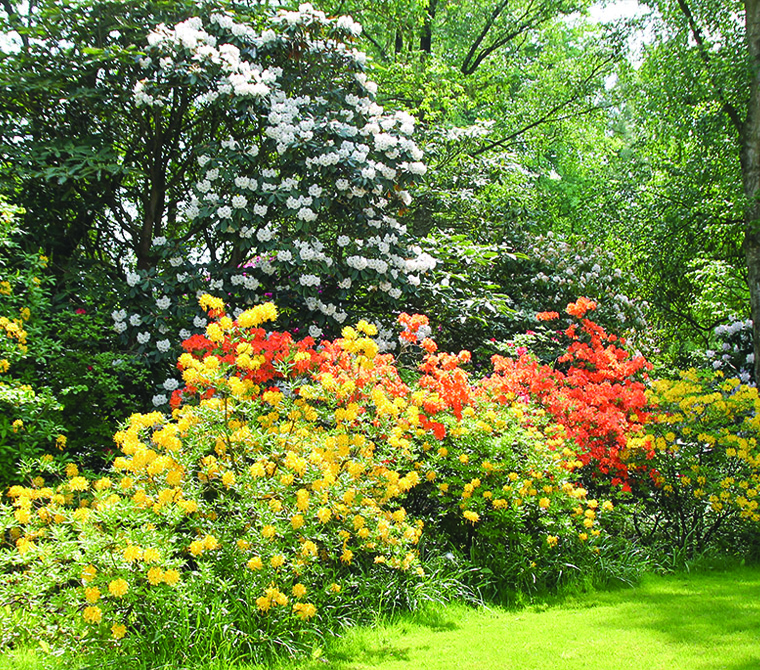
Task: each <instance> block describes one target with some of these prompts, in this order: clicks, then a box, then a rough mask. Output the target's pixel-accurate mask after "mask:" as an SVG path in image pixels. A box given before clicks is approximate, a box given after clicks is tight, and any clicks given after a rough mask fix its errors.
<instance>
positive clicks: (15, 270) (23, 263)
mask: <svg viewBox="0 0 760 670" xmlns="http://www.w3.org/2000/svg"><path fill="white" fill-rule="evenodd" d="M17 214H18V211H17V210H14V209H13V208H11V207H9V206H8V205H7V204H6V203H5V201H3V200H0V224H1V225H2V229H1V230H0V327H1V328H2V330H1V331H0V374H2V379H0V408H1V409H2V412H0V485H6V484H7V483H10V482H11V481H13V480H14V479H15V475H16V472H17V471H16V465H17V463H18V461H19V460H21V459H27V458H32V457H34V456H37V455H39V454H40V453H42V452H43V451H45V450H47V449H49V448H50V446H51V445H52V444H54V443H57V444H58V446H59V447H62V446H63V445H65V441H66V438H65V436H64V435H63V434H62V433H63V431H64V427H63V425H62V416H61V410H62V409H63V406H62V405H61V404H60V403H59V402H58V400H57V399H56V397H55V395H54V393H53V391H52V389H51V388H50V386H49V385H45V381H46V380H40V379H38V378H37V377H36V376H35V375H34V374H33V373H32V371H33V366H34V364H38V363H42V364H44V363H45V362H46V361H47V360H49V359H50V358H51V357H52V356H55V355H56V354H57V353H58V349H57V346H56V344H55V343H54V342H53V341H52V340H50V338H49V337H47V336H46V333H45V328H44V325H45V319H46V315H47V313H48V311H49V309H50V300H49V281H50V280H49V277H48V275H47V274H46V271H45V268H46V266H47V258H46V257H44V256H42V255H41V254H40V253H39V252H36V253H25V252H23V251H21V250H20V249H19V247H18V245H17V243H16V241H15V237H16V236H17V235H18V232H19V231H18V229H17V228H16V224H15V222H14V216H15V215H17ZM40 382H42V384H40Z"/></svg>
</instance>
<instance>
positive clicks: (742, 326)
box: [700, 316, 755, 384]
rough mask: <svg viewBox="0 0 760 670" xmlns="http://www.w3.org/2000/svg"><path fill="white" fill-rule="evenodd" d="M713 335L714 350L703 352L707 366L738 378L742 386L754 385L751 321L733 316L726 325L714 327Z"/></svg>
mask: <svg viewBox="0 0 760 670" xmlns="http://www.w3.org/2000/svg"><path fill="white" fill-rule="evenodd" d="M713 335H714V336H715V344H714V346H715V349H707V350H705V352H704V357H705V358H706V359H707V364H708V365H709V366H711V367H712V368H713V370H720V371H722V372H723V373H724V374H726V375H727V376H730V377H738V378H739V379H740V380H741V381H742V383H744V384H755V374H754V363H755V354H754V351H753V348H752V319H746V320H745V319H740V318H738V317H737V316H734V317H732V318H731V319H730V320H729V322H728V323H723V324H720V325H719V326H716V327H715V328H714V329H713ZM700 362H701V361H700Z"/></svg>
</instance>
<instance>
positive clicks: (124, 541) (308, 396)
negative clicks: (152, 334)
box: [0, 297, 424, 654]
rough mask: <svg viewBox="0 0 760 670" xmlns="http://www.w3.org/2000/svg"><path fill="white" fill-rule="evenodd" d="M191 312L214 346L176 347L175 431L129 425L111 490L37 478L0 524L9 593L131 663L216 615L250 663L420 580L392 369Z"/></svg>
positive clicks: (371, 357) (169, 424)
mask: <svg viewBox="0 0 760 670" xmlns="http://www.w3.org/2000/svg"><path fill="white" fill-rule="evenodd" d="M201 303H202V304H204V305H205V306H206V308H207V309H209V310H214V311H215V312H216V313H215V314H214V316H216V317H217V318H216V321H214V323H213V324H212V325H216V326H217V327H218V329H219V331H220V332H221V334H222V336H221V339H219V338H218V337H217V336H218V333H216V331H215V330H212V331H211V333H212V334H213V335H214V337H210V336H209V337H205V338H202V337H196V338H195V339H193V338H191V339H190V340H188V341H187V342H186V343H185V348H186V350H187V353H186V354H184V355H183V357H182V358H181V360H180V368H181V369H182V370H183V371H184V372H187V371H194V372H196V373H197V374H195V375H186V376H185V378H186V380H188V383H187V384H186V386H185V387H184V388H183V389H182V390H181V392H180V393H178V394H177V396H175V398H174V399H173V404H174V406H175V409H174V411H173V413H172V415H171V416H167V415H164V414H162V413H159V412H152V413H148V414H135V415H133V416H132V417H131V418H130V419H129V421H128V423H127V425H125V426H124V428H123V429H122V430H120V431H119V432H118V433H116V435H115V436H114V440H115V442H116V445H117V447H118V450H119V453H118V456H117V457H116V458H115V459H114V461H113V465H112V468H111V470H110V472H108V473H107V475H106V476H103V475H100V476H98V477H89V476H88V475H87V473H85V472H80V469H79V468H78V467H76V465H75V464H74V463H70V464H68V466H66V467H65V468H64V469H63V471H62V470H61V469H60V468H59V469H58V470H57V471H56V467H57V466H56V464H55V463H52V462H46V463H42V464H41V466H42V467H43V468H45V469H47V470H48V474H47V475H46V476H47V477H48V479H50V483H48V481H46V480H42V479H37V480H34V481H30V482H27V483H25V484H23V485H16V486H13V487H11V488H10V489H9V490H8V491H7V499H10V503H11V504H10V506H8V507H7V508H5V509H4V511H3V510H2V509H1V508H0V519H2V529H3V530H4V536H5V537H6V538H8V539H7V540H6V541H5V543H4V547H5V549H4V550H5V560H6V561H10V562H11V563H12V564H14V565H17V566H23V571H17V572H14V574H13V575H12V577H11V580H10V582H11V583H10V584H9V586H10V587H11V588H14V589H16V590H17V591H18V592H19V593H26V594H27V597H29V598H31V597H32V596H31V594H32V593H33V592H38V593H41V594H42V595H43V596H44V597H49V598H50V600H49V601H46V607H49V608H50V612H51V616H55V617H57V618H59V619H63V620H65V621H67V622H68V623H67V624H66V625H67V626H68V627H69V628H70V629H71V630H72V631H79V633H77V634H82V633H83V634H84V636H85V639H99V640H101V642H103V643H105V641H108V640H110V641H111V642H110V643H109V644H114V641H115V640H118V644H120V645H122V646H124V648H125V649H128V648H129V645H130V644H132V642H131V641H130V640H131V639H132V638H134V637H135V636H144V635H146V634H147V633H146V632H145V631H146V630H153V628H152V627H153V626H156V627H158V626H160V625H161V624H160V622H161V621H164V619H163V618H162V617H163V616H165V617H168V616H169V613H170V612H174V615H173V616H179V614H178V612H184V613H185V614H184V616H186V617H187V618H188V620H190V621H197V620H198V616H200V615H201V614H202V612H203V609H202V608H203V607H204V604H203V603H204V601H207V600H209V599H212V600H214V601H220V600H221V602H223V603H224V607H225V610H226V612H227V614H225V617H226V622H227V624H228V625H231V626H234V627H235V629H236V630H239V631H242V633H241V635H244V638H241V639H244V640H248V642H245V641H244V642H242V643H241V644H242V646H243V647H245V648H247V649H248V651H249V653H254V654H255V653H259V652H258V651H256V649H257V648H258V647H257V645H259V644H260V643H262V641H263V642H264V643H265V644H266V643H267V639H279V637H280V636H285V637H287V638H289V639H292V640H294V641H296V640H297V639H299V638H298V636H299V635H300V633H299V631H303V630H307V629H308V630H312V631H314V630H318V629H319V626H320V625H321V624H320V620H321V618H322V617H323V616H328V614H327V613H330V614H329V616H336V612H338V613H341V612H342V614H341V615H340V616H344V617H345V616H351V615H353V616H360V615H361V614H362V612H365V611H370V610H371V609H372V607H374V606H375V605H374V603H373V600H372V599H373V598H374V597H379V595H378V596H373V595H372V593H373V589H375V588H376V589H381V592H382V589H387V588H388V587H387V583H388V582H394V583H397V584H399V585H401V584H408V588H413V585H414V583H415V581H417V580H419V579H420V578H421V576H422V575H423V574H424V573H423V571H422V569H421V567H420V565H419V559H418V555H417V549H416V546H417V543H418V541H419V538H420V535H421V532H422V522H420V521H415V520H413V519H411V518H409V517H408V515H407V514H406V512H405V510H404V509H403V507H402V506H401V505H400V502H399V501H400V499H401V497H402V496H403V495H404V494H405V493H407V492H408V491H409V490H410V489H412V488H413V487H414V486H415V485H416V484H418V483H419V481H420V477H419V474H418V472H417V471H416V470H415V469H414V465H413V460H414V459H413V458H412V452H411V450H410V449H407V451H408V456H409V457H408V458H406V457H404V456H403V455H399V454H398V453H397V452H396V450H395V449H394V448H391V447H389V446H388V444H387V442H386V439H387V436H388V435H389V433H391V432H393V433H394V434H397V435H398V436H399V439H402V438H401V436H402V435H404V434H405V433H404V432H403V430H401V429H400V428H399V426H398V423H397V422H398V412H397V411H396V410H395V409H393V410H390V409H387V407H386V406H388V407H392V408H397V407H398V406H399V405H398V403H397V404H394V400H393V395H392V393H393V392H394V391H401V390H402V389H404V388H405V387H404V386H403V384H402V383H401V381H400V379H398V377H397V375H395V370H393V369H392V367H391V366H390V359H388V360H384V361H383V360H381V359H380V357H379V356H378V354H377V348H376V345H375V346H373V345H374V342H372V341H371V340H369V339H368V338H366V337H365V336H364V335H361V336H360V335H358V334H357V336H356V337H350V338H346V339H342V340H338V341H336V342H335V343H332V344H330V345H329V347H326V348H324V349H323V351H321V352H317V351H316V350H315V349H314V348H313V341H311V340H307V341H304V342H300V343H296V342H294V341H293V340H292V338H290V336H289V335H288V334H287V333H267V332H265V331H264V330H263V329H262V328H260V327H259V326H260V324H261V323H264V322H265V321H267V320H271V319H272V318H273V317H274V316H276V311H275V309H274V306H272V305H267V306H261V307H260V308H254V309H252V310H249V311H248V312H245V313H243V315H241V317H242V322H243V324H245V325H242V324H241V322H240V321H237V322H233V321H232V320H231V319H229V318H227V317H225V316H223V314H220V313H219V310H220V305H219V303H218V302H217V301H216V300H214V299H210V298H208V297H204V298H203V299H201ZM244 355H248V356H249V357H250V360H254V357H256V360H257V362H258V364H257V365H251V364H250V362H249V361H248V360H247V359H243V360H240V359H241V357H242V356H244ZM331 379H332V380H335V382H336V383H335V384H332V383H331V382H330V380H331ZM350 389H353V390H350ZM381 395H382V398H381ZM394 431H395V432H394ZM391 451H392V452H394V453H395V454H396V457H395V458H394V462H393V463H391V462H390V459H389V454H390V452H391ZM56 472H58V477H60V478H62V479H59V480H58V481H55V478H54V477H53V475H54V474H55V473H56ZM0 567H2V563H0ZM383 584H385V586H383ZM342 586H345V587H347V588H341V587H342ZM404 588H407V587H401V586H399V587H397V588H395V589H391V590H392V591H393V590H397V591H399V593H401V592H403V590H404ZM357 589H358V590H357ZM199 608H201V609H200V610H199ZM157 612H161V613H162V614H161V616H159V615H157ZM59 613H61V614H59ZM323 613H324V614H323ZM61 625H63V624H61ZM193 625H195V624H193ZM262 631H268V633H266V634H264V633H262ZM262 635H263V636H264V637H263V638H262ZM267 636H269V637H267ZM294 643H295V642H294ZM135 644H136V643H135Z"/></svg>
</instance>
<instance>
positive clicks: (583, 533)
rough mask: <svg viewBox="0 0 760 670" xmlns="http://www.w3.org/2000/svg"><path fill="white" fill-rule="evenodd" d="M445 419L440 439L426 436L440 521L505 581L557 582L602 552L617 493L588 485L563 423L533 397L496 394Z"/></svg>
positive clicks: (528, 586) (530, 587)
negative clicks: (506, 399) (495, 399)
mask: <svg viewBox="0 0 760 670" xmlns="http://www.w3.org/2000/svg"><path fill="white" fill-rule="evenodd" d="M440 421H441V424H442V426H443V427H445V431H443V430H440V431H439V435H440V436H441V439H440V440H436V439H435V438H434V437H433V436H431V438H430V439H429V440H428V441H427V442H426V443H425V445H424V447H425V449H426V450H427V451H426V455H425V459H424V468H423V476H424V479H425V480H426V484H425V487H426V488H427V490H428V491H429V492H430V494H431V496H432V497H433V498H434V499H435V500H436V504H437V509H438V524H439V526H440V528H441V529H442V530H443V532H444V533H445V534H446V535H447V536H449V537H451V538H452V539H453V540H454V542H455V544H457V545H458V546H459V547H460V548H461V549H462V550H463V551H467V552H468V553H469V555H470V557H471V559H472V560H473V561H474V562H475V563H476V564H477V565H480V566H482V567H485V568H487V569H488V570H489V571H490V573H492V574H493V576H494V577H493V580H494V587H495V589H496V590H497V591H503V590H504V589H505V588H506V589H517V590H521V591H523V592H532V591H534V590H537V589H548V590H549V589H552V588H556V587H557V586H558V585H559V584H561V582H562V579H563V575H564V576H565V578H567V579H573V578H574V577H577V576H578V574H577V573H576V574H575V575H573V574H572V573H571V574H568V571H567V564H568V563H570V564H572V565H575V566H576V567H577V570H578V571H580V570H584V569H586V568H587V567H588V566H589V565H590V564H593V563H595V562H596V561H597V554H598V552H599V551H600V549H605V548H606V546H607V541H608V539H609V536H608V534H607V532H606V529H605V524H604V518H603V517H604V516H605V514H606V512H609V511H611V510H612V503H610V502H609V501H597V500H596V499H594V498H593V496H591V495H590V494H589V492H588V491H587V490H586V489H585V488H584V487H583V486H582V485H581V483H580V480H579V478H578V476H577V473H576V470H577V469H578V468H580V467H581V466H582V463H581V462H580V460H578V457H577V455H576V453H575V451H574V450H572V449H571V448H570V445H572V442H571V441H570V440H568V439H566V437H565V431H564V428H563V427H562V426H560V425H557V424H555V423H552V422H551V421H550V420H549V416H548V414H547V413H545V412H544V411H543V410H540V409H537V408H534V407H532V406H531V405H530V404H527V403H524V402H522V401H515V402H514V403H513V404H503V403H496V404H495V403H492V402H491V401H490V399H489V397H488V396H487V395H486V396H480V397H479V398H477V399H476V401H475V405H474V406H471V407H467V408H465V409H464V411H463V412H462V418H461V420H456V419H455V418H454V417H442V418H441V419H440ZM418 493H419V492H418Z"/></svg>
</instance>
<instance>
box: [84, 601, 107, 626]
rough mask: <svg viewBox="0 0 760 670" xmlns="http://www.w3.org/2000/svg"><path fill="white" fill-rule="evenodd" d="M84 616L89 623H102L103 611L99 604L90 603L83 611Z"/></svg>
mask: <svg viewBox="0 0 760 670" xmlns="http://www.w3.org/2000/svg"><path fill="white" fill-rule="evenodd" d="M82 618H83V619H84V620H85V621H86V622H87V623H100V621H101V619H102V618H103V612H102V610H101V609H100V607H98V606H97V605H88V606H87V607H85V608H84V611H83V612H82Z"/></svg>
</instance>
